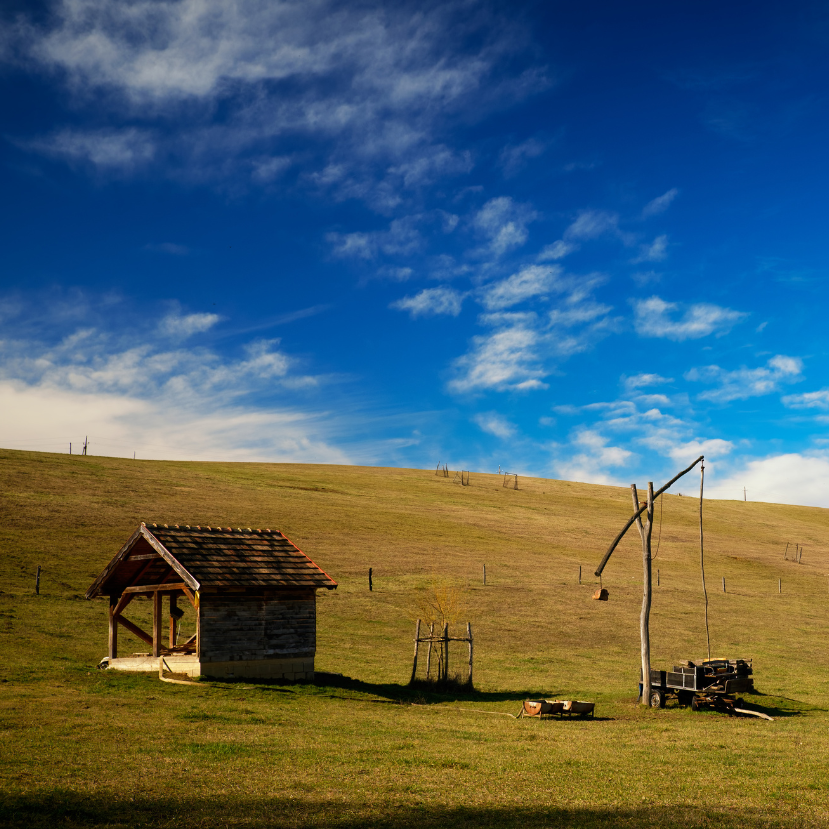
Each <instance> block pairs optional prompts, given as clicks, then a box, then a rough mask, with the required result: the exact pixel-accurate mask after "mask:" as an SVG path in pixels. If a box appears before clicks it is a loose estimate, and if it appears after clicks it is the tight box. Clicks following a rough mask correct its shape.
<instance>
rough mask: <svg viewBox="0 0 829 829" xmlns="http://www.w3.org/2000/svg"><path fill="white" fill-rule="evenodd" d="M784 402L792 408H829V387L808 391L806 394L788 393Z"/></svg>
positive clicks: (824, 409) (822, 409)
mask: <svg viewBox="0 0 829 829" xmlns="http://www.w3.org/2000/svg"><path fill="white" fill-rule="evenodd" d="M783 404H784V405H785V406H788V407H789V408H791V409H820V410H821V411H827V410H829V389H820V391H807V392H805V393H804V394H787V395H786V396H785V397H784V398H783Z"/></svg>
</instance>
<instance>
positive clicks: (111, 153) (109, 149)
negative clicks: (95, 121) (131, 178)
mask: <svg viewBox="0 0 829 829" xmlns="http://www.w3.org/2000/svg"><path fill="white" fill-rule="evenodd" d="M21 145H22V146H24V147H27V148H28V149H31V150H34V151H35V152H39V153H42V154H43V155H48V156H53V157H56V158H63V159H65V160H66V161H68V162H70V163H88V164H91V165H92V166H93V167H95V168H97V169H98V170H99V171H112V170H125V171H131V170H133V169H135V168H136V167H140V166H142V165H145V164H147V163H149V162H150V161H151V160H152V159H153V157H154V156H155V153H156V140H155V137H154V136H153V133H151V132H150V131H149V130H141V129H136V128H134V127H128V128H125V129H122V130H94V131H84V130H79V129H63V130H59V131H58V132H55V133H53V134H52V135H49V136H45V137H42V138H38V139H33V140H31V141H26V142H21Z"/></svg>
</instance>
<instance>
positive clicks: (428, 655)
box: [426, 622, 435, 679]
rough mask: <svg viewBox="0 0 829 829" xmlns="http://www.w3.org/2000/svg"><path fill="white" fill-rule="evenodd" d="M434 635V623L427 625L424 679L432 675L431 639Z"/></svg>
mask: <svg viewBox="0 0 829 829" xmlns="http://www.w3.org/2000/svg"><path fill="white" fill-rule="evenodd" d="M434 635H435V623H434V622H430V623H429V650H428V651H427V652H426V679H430V678H431V675H432V638H433V637H434Z"/></svg>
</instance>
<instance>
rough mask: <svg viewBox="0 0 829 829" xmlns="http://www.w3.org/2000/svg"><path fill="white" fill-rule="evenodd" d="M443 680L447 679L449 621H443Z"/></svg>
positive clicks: (446, 680)
mask: <svg viewBox="0 0 829 829" xmlns="http://www.w3.org/2000/svg"><path fill="white" fill-rule="evenodd" d="M443 681H444V682H448V681H449V622H444V623H443Z"/></svg>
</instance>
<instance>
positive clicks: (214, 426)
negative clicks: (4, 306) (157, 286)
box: [0, 293, 382, 463]
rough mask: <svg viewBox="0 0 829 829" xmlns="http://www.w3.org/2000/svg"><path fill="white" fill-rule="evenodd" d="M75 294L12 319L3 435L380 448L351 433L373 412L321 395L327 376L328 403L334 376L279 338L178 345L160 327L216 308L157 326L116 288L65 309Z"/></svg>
mask: <svg viewBox="0 0 829 829" xmlns="http://www.w3.org/2000/svg"><path fill="white" fill-rule="evenodd" d="M73 299H75V296H74V295H73V294H71V293H69V294H66V293H61V294H50V295H49V296H48V297H45V296H37V297H29V298H28V299H27V298H25V297H24V298H23V301H22V304H23V306H24V308H23V314H22V315H21V318H20V319H18V320H12V321H10V322H9V323H8V324H7V325H6V326H5V330H4V339H2V340H0V398H1V399H2V400H3V416H2V418H0V445H3V446H7V447H12V448H30V449H52V448H54V450H55V451H66V450H67V448H68V443H69V442H70V441H72V442H73V443H74V444H76V446H77V445H79V443H80V441H81V440H82V439H83V437H84V436H85V435H87V434H88V435H89V436H90V440H91V442H92V445H93V453H94V454H108V455H121V456H130V457H131V456H132V453H133V451H136V452H137V453H138V457H139V458H169V459H203V460H208V459H216V460H218V459H224V460H260V461H261V460H272V461H277V460H284V461H289V460H293V461H309V462H310V461H318V462H324V463H353V462H355V460H356V459H357V458H359V457H361V456H362V457H363V458H365V459H366V460H370V459H372V458H375V459H376V451H377V447H378V445H379V444H378V442H377V439H376V438H377V433H376V432H375V434H374V435H372V436H370V438H369V439H368V440H366V442H365V443H364V444H362V445H361V444H360V442H359V439H355V437H354V435H355V433H356V432H357V431H358V430H365V429H366V426H365V417H362V418H361V417H359V416H358V417H351V416H349V415H347V414H344V412H343V407H342V405H339V406H338V407H337V409H338V410H337V412H336V413H332V412H328V411H327V410H326V409H325V408H316V407H315V406H314V404H313V400H315V399H316V394H317V393H316V390H317V389H318V388H320V387H323V386H324V387H326V392H327V393H326V403H325V405H326V406H331V405H332V404H331V397H330V394H331V391H332V388H333V378H329V377H320V376H316V375H312V374H308V373H306V372H302V371H301V370H300V367H299V362H298V361H297V360H296V359H294V358H292V357H291V356H289V355H288V354H287V353H286V351H285V350H284V349H283V348H282V347H281V345H280V343H279V341H278V340H254V341H251V342H248V343H247V344H246V345H245V346H243V348H242V349H241V352H240V353H238V354H236V355H234V356H225V355H221V354H219V353H217V352H216V351H214V350H212V349H209V348H205V347H198V348H185V347H183V346H181V345H178V346H175V347H170V340H169V339H166V337H165V338H159V336H158V334H159V327H161V328H167V329H168V332H167V333H168V334H170V335H171V336H175V337H177V338H179V339H183V336H184V335H187V334H192V333H195V332H198V331H203V330H206V329H207V328H209V327H210V326H211V325H213V324H215V321H216V316H215V315H213V314H180V313H171V314H168V315H167V316H166V317H164V318H163V319H162V321H161V323H160V324H159V323H156V324H155V325H153V323H152V319H153V315H152V314H150V315H148V316H147V315H141V314H136V313H135V312H134V310H133V306H132V304H131V303H129V302H126V301H118V300H116V299H113V298H111V297H102V298H97V299H90V298H88V297H86V298H84V297H81V298H80V301H78V302H75V303H74V306H75V307H74V314H69V313H68V312H67V311H66V309H65V308H64V307H63V306H69V305H72V304H73V302H72V301H73ZM35 312H41V316H40V317H38V316H37V314H36V313H35ZM96 317H100V319H96ZM100 323H106V324H107V325H108V327H107V328H104V327H103V326H102V325H101V324H100ZM286 392H290V394H286ZM380 443H382V440H381V441H380ZM344 444H348V445H349V446H350V447H351V449H350V450H349V451H346V450H344V449H342V448H341V446H342V445H344Z"/></svg>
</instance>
